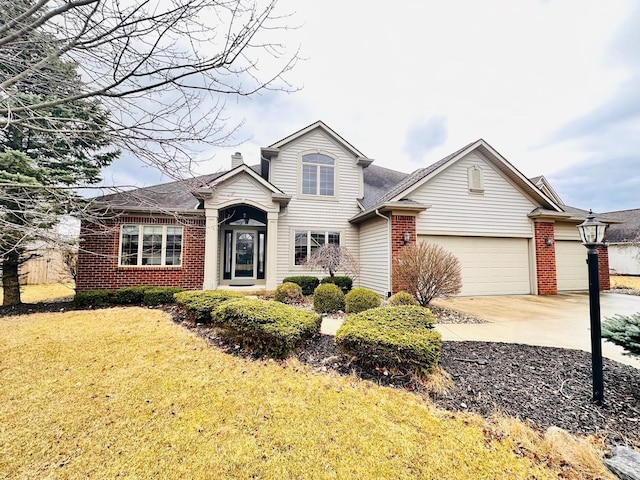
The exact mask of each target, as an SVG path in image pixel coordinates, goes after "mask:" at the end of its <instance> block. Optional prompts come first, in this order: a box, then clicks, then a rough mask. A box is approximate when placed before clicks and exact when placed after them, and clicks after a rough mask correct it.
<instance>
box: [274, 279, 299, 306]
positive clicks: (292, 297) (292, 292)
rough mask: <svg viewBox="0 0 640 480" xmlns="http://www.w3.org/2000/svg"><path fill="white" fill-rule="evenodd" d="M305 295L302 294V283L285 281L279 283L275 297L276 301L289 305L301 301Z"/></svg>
mask: <svg viewBox="0 0 640 480" xmlns="http://www.w3.org/2000/svg"><path fill="white" fill-rule="evenodd" d="M303 298H304V296H303V295H302V288H300V285H298V284H297V283H293V282H287V283H283V284H282V285H278V288H276V293H275V295H274V297H273V299H274V300H275V301H276V302H280V303H287V304H289V305H291V304H293V303H300V302H301V301H302V299H303Z"/></svg>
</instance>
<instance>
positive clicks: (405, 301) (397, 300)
mask: <svg viewBox="0 0 640 480" xmlns="http://www.w3.org/2000/svg"><path fill="white" fill-rule="evenodd" d="M389 305H390V306H392V307H399V306H400V305H420V304H419V303H418V300H416V297H414V296H413V295H411V294H410V293H408V292H404V291H402V292H398V293H394V294H393V295H391V297H390V298H389Z"/></svg>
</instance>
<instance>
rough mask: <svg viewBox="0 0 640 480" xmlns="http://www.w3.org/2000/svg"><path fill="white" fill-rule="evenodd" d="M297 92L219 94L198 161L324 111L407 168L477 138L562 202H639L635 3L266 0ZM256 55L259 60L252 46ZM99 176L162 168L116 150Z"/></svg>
mask: <svg viewBox="0 0 640 480" xmlns="http://www.w3.org/2000/svg"><path fill="white" fill-rule="evenodd" d="M278 11H279V12H280V13H289V14H291V16H290V17H287V20H286V23H287V25H288V26H290V27H296V28H291V29H288V30H287V31H285V32H277V33H275V34H274V35H278V37H277V39H278V41H280V42H284V43H285V45H286V47H287V49H288V52H293V51H295V50H297V49H298V48H299V51H300V54H299V56H300V57H301V61H299V62H298V63H297V65H296V66H295V68H294V69H293V71H291V72H289V73H288V74H287V76H286V79H287V81H288V82H289V83H290V84H291V85H293V86H294V87H295V88H296V89H297V91H295V92H292V93H287V92H283V91H266V92H263V93H262V94H260V95H258V96H254V97H251V98H249V99H228V100H227V112H226V114H227V116H228V118H229V125H232V124H234V122H244V123H243V125H242V127H241V128H240V129H239V130H238V131H237V133H236V135H235V144H234V145H232V146H229V147H228V148H222V147H221V148H217V149H212V150H205V151H203V152H202V154H201V155H200V158H201V159H204V160H203V161H202V163H200V164H199V165H198V166H197V168H196V170H197V173H211V172H216V171H221V170H226V169H229V168H230V164H231V160H230V157H231V154H232V153H233V152H236V151H239V152H242V154H243V156H244V158H245V162H246V163H248V164H256V163H258V161H259V152H260V147H263V146H268V145H270V144H272V143H275V142H276V141H278V140H280V139H281V138H283V137H286V136H287V135H289V134H291V133H293V132H295V131H297V130H299V129H301V128H303V127H305V126H307V125H309V124H311V123H313V122H315V121H317V120H322V121H323V122H325V123H326V124H327V125H328V126H329V127H331V128H332V129H333V130H335V131H336V132H337V133H338V134H339V135H341V136H342V137H343V138H345V139H346V140H347V141H348V142H350V143H351V144H352V145H354V146H355V147H356V148H357V149H358V150H360V151H361V152H362V153H364V154H365V155H366V156H368V157H369V158H373V159H374V161H375V165H379V166H382V167H387V168H392V169H395V170H399V171H403V172H407V173H409V172H411V171H413V170H416V169H418V168H422V167H425V166H427V165H429V164H431V163H433V162H436V161H437V160H439V159H440V158H442V157H444V156H446V155H448V154H450V153H452V152H454V151H455V150H457V149H459V148H460V147H462V146H464V145H466V144H468V143H470V142H472V141H475V140H477V139H479V138H483V139H484V140H485V141H487V142H488V143H489V144H490V145H491V146H492V147H494V148H495V149H496V150H497V151H498V152H500V153H501V154H502V156H503V157H505V158H506V159H507V160H508V161H509V162H510V163H511V164H512V165H513V166H515V167H516V168H517V169H518V170H520V171H521V172H522V173H523V174H524V175H526V176H528V177H533V176H537V175H545V177H546V178H547V179H548V180H549V181H550V183H551V185H552V186H553V187H554V189H555V190H556V192H557V193H558V194H559V195H560V197H561V198H562V199H563V200H564V202H565V203H566V204H568V205H572V206H575V207H579V208H583V209H590V208H591V209H593V210H594V211H596V212H607V211H616V210H624V209H631V208H640V194H639V192H640V28H639V26H640V2H637V1H632V0H615V1H611V2H602V1H591V0H544V1H543V0H519V1H513V0H483V1H482V2H478V1H472V0H466V1H463V0H459V1H452V0H449V1H432V0H429V1H427V0H422V1H419V0H415V1H413V0H401V1H398V2H388V1H386V2H383V1H378V0H370V1H364V0H353V1H349V2H345V1H339V0H324V1H322V2H301V1H295V0H280V1H279V3H278ZM262 60H263V61H264V62H268V61H270V60H269V59H262ZM103 176H104V178H105V183H106V184H114V183H115V184H125V185H137V186H148V185H153V184H156V183H160V182H165V181H170V180H171V179H170V178H168V177H166V176H162V175H161V174H160V173H159V172H157V171H154V170H153V169H151V168H149V167H143V166H142V165H141V164H140V162H138V161H137V160H136V159H135V158H134V157H133V156H132V155H131V154H127V153H125V154H123V156H122V158H121V159H120V160H117V161H116V162H115V163H114V164H113V165H112V166H110V167H109V168H108V169H106V170H105V172H104V175H103Z"/></svg>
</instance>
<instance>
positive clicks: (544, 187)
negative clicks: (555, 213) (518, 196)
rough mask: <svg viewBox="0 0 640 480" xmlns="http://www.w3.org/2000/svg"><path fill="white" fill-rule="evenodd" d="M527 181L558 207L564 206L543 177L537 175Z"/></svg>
mask: <svg viewBox="0 0 640 480" xmlns="http://www.w3.org/2000/svg"><path fill="white" fill-rule="evenodd" d="M529 180H530V181H531V183H533V184H534V185H535V186H536V187H538V189H539V190H541V191H542V192H543V193H545V194H546V195H547V196H549V197H550V198H552V199H553V200H554V201H555V202H556V203H557V204H558V205H564V202H563V201H562V199H561V198H560V195H558V194H557V193H556V191H555V190H554V189H553V187H552V186H551V184H550V183H549V181H548V180H547V179H546V177H545V176H544V175H538V176H537V177H533V178H530V179H529Z"/></svg>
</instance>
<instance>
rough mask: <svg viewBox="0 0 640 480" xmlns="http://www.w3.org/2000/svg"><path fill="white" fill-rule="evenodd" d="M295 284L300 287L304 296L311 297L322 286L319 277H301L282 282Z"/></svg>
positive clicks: (288, 278) (289, 278) (286, 279)
mask: <svg viewBox="0 0 640 480" xmlns="http://www.w3.org/2000/svg"><path fill="white" fill-rule="evenodd" d="M289 282H290V283H295V284H296V285H300V288H301V289H302V294H303V295H311V294H312V293H313V291H314V290H315V289H316V287H317V286H318V285H319V284H320V280H318V278H317V277H312V276H307V275H300V276H297V277H287V278H285V279H283V280H282V283H289Z"/></svg>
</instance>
